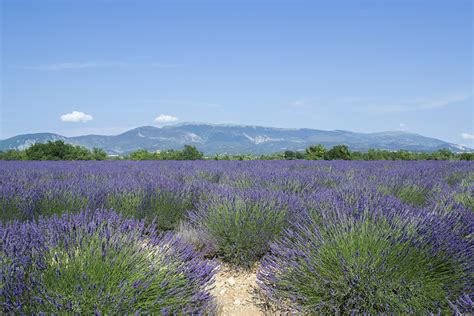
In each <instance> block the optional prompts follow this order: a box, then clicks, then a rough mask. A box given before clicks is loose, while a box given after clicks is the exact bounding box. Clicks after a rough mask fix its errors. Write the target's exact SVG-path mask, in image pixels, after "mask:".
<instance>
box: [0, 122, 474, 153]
mask: <svg viewBox="0 0 474 316" xmlns="http://www.w3.org/2000/svg"><path fill="white" fill-rule="evenodd" d="M54 140H63V141H64V142H66V143H70V144H74V145H81V146H84V147H87V148H93V147H98V148H102V149H104V150H105V151H106V152H107V153H109V154H111V155H124V154H127V153H130V152H133V151H135V150H138V149H147V150H149V151H157V150H160V151H162V150H167V149H181V148H182V147H183V146H184V145H193V146H196V147H197V148H198V149H199V150H200V151H202V152H204V154H205V155H212V154H216V153H219V154H225V153H227V154H243V153H252V154H255V155H260V154H269V153H275V152H282V151H285V150H304V149H305V148H306V147H308V146H310V145H314V144H322V145H324V146H326V147H328V148H329V147H332V146H334V145H338V144H346V145H348V146H349V148H350V149H351V150H358V151H367V150H368V149H369V148H373V149H386V150H400V149H404V150H410V151H436V150H439V149H443V148H446V149H449V150H451V151H453V152H471V151H472V149H471V148H468V147H464V146H461V145H457V144H452V143H448V142H445V141H442V140H439V139H435V138H430V137H425V136H422V135H418V134H414V133H409V132H404V131H392V132H380V133H356V132H350V131H344V130H334V131H325V130H317V129H309V128H299V129H296V128H295V129H290V128H274V127H262V126H244V125H216V124H201V123H182V124H176V125H169V126H164V127H153V126H143V127H138V128H134V129H131V130H129V131H126V132H124V133H122V134H119V135H114V136H105V135H85V136H76V137H65V136H61V135H58V134H53V133H37V134H24V135H18V136H14V137H11V138H8V139H4V140H0V150H9V149H20V150H21V149H25V148H27V147H29V146H31V145H32V144H34V143H44V142H47V141H54Z"/></svg>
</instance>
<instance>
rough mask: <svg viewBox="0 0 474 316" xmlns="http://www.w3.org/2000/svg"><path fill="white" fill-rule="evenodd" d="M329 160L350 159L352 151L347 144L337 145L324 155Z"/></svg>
mask: <svg viewBox="0 0 474 316" xmlns="http://www.w3.org/2000/svg"><path fill="white" fill-rule="evenodd" d="M324 159H327V160H350V159H351V152H350V151H349V147H347V145H336V146H334V147H333V148H331V149H330V150H328V152H327V153H326V154H325V155H324Z"/></svg>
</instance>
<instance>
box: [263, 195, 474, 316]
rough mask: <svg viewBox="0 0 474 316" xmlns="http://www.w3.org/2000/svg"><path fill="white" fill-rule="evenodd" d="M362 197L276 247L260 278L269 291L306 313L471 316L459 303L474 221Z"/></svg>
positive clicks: (339, 198) (302, 224)
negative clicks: (457, 315)
mask: <svg viewBox="0 0 474 316" xmlns="http://www.w3.org/2000/svg"><path fill="white" fill-rule="evenodd" d="M357 193H358V194H359V198H358V200H357V203H352V202H353V201H351V200H350V199H349V198H348V197H349V196H350V195H349V194H348V192H345V193H341V194H337V195H335V196H333V197H332V198H333V199H334V200H332V201H331V203H330V204H331V205H332V206H333V209H329V208H325V207H322V208H320V209H319V210H318V212H315V213H306V214H304V215H302V216H301V219H300V221H299V222H298V223H295V224H294V225H292V227H291V228H287V229H286V230H285V234H284V236H283V237H282V238H281V239H280V240H278V241H276V242H274V243H272V244H271V252H270V254H268V255H267V256H266V257H265V258H264V259H263V262H262V266H261V269H260V271H259V273H258V282H259V284H260V285H261V286H262V288H263V289H264V291H265V292H266V293H267V294H268V295H269V296H270V297H271V298H273V299H274V300H275V301H277V302H279V303H280V304H287V305H290V306H293V307H294V308H296V309H299V310H302V311H303V312H308V313H331V314H349V313H375V314H378V313H395V314H405V313H436V312H438V311H441V312H443V313H449V312H450V311H451V312H452V311H453V310H454V308H457V309H458V310H463V311H471V312H472V307H473V306H471V307H465V305H462V304H458V305H456V303H453V302H455V301H456V300H458V299H459V297H464V301H466V300H469V299H470V298H469V295H471V293H472V291H473V277H472V275H473V274H472V273H473V268H474V257H473V246H474V242H473V239H472V236H471V237H467V236H468V235H466V234H468V232H469V231H470V232H471V234H472V231H473V228H474V226H473V222H474V218H473V214H472V213H461V212H459V213H454V212H451V213H446V214H444V215H439V214H437V213H434V212H432V213H426V212H423V211H417V210H410V209H406V208H404V207H403V205H401V204H400V203H399V202H398V201H397V200H396V199H391V198H389V197H381V196H379V195H377V194H374V195H366V196H364V195H363V194H362V195H360V194H361V192H357ZM466 237H467V238H466ZM456 306H457V307H456Z"/></svg>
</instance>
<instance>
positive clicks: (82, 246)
mask: <svg viewBox="0 0 474 316" xmlns="http://www.w3.org/2000/svg"><path fill="white" fill-rule="evenodd" d="M1 235H2V240H3V242H2V245H1V253H2V256H1V258H2V259H1V272H2V277H1V278H2V280H1V284H2V289H1V293H0V302H1V304H2V308H3V312H4V313H10V312H14V313H43V312H45V313H65V312H72V313H84V314H93V313H100V314H102V313H104V314H110V313H113V314H115V313H119V314H128V313H135V312H139V313H162V314H175V313H185V314H195V313H212V312H213V311H214V306H213V303H212V300H211V296H210V294H209V292H208V290H209V286H210V283H211V282H212V277H213V274H214V271H215V264H214V263H212V262H207V261H203V260H201V259H200V258H199V257H198V255H197V254H196V253H195V252H194V251H193V250H192V249H191V248H190V246H188V245H186V244H184V243H182V242H181V241H180V240H179V239H176V238H175V237H174V236H173V235H172V234H170V233H168V234H161V233H159V232H158V231H157V230H156V228H155V227H154V225H147V224H145V222H144V221H138V220H134V219H125V218H123V217H122V216H120V215H118V214H117V213H115V212H113V211H106V210H98V211H96V212H81V213H78V214H76V215H63V216H62V217H52V218H49V219H45V218H40V219H39V221H38V223H34V222H25V223H20V222H16V221H15V222H12V223H8V224H6V225H2V227H1Z"/></svg>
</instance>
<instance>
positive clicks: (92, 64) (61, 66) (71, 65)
mask: <svg viewBox="0 0 474 316" xmlns="http://www.w3.org/2000/svg"><path fill="white" fill-rule="evenodd" d="M181 66H182V65H179V64H169V63H157V62H152V63H127V62H120V61H83V62H62V63H52V64H43V65H32V66H31V65H30V66H12V67H14V68H20V69H27V70H43V71H59V70H70V69H86V68H139V67H141V68H176V67H181Z"/></svg>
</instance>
